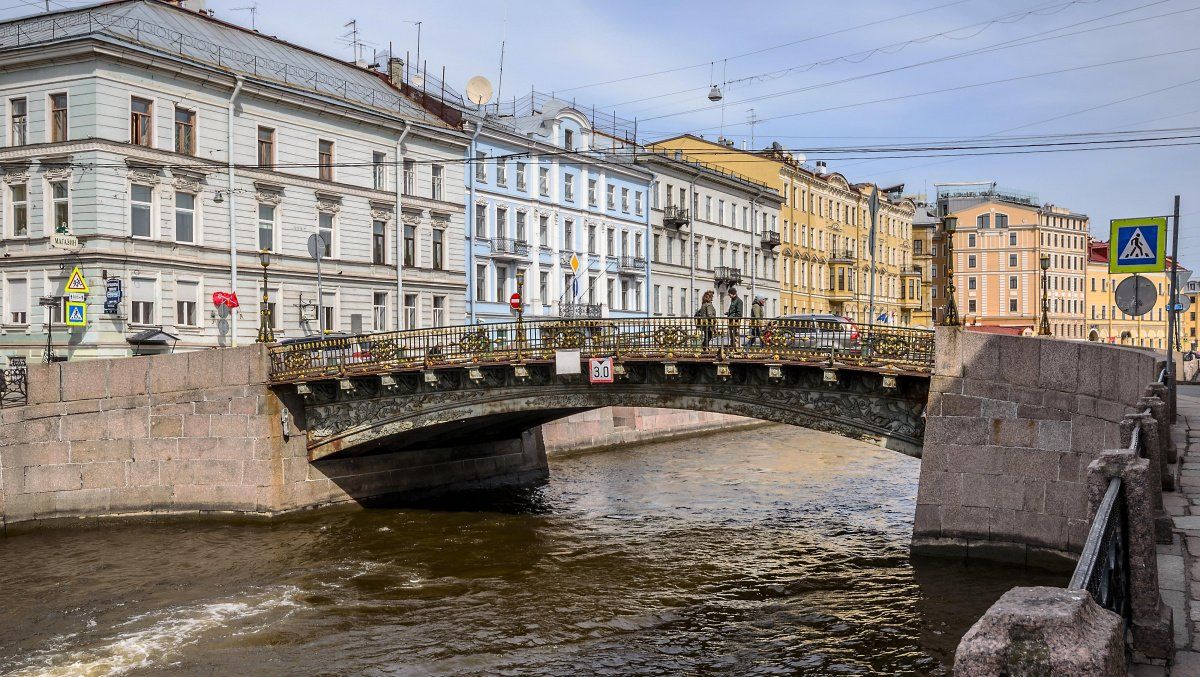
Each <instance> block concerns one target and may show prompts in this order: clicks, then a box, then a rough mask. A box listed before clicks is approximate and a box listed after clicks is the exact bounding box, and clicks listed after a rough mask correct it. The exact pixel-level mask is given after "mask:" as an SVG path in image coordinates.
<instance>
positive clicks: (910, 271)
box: [900, 266, 921, 277]
mask: <svg viewBox="0 0 1200 677" xmlns="http://www.w3.org/2000/svg"><path fill="white" fill-rule="evenodd" d="M900 276H901V277H921V266H904V267H903V268H901V269H900Z"/></svg>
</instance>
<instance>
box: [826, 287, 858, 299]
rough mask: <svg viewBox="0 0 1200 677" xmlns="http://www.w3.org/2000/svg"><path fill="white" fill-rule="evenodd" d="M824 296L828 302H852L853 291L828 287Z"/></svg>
mask: <svg viewBox="0 0 1200 677" xmlns="http://www.w3.org/2000/svg"><path fill="white" fill-rule="evenodd" d="M825 294H826V296H828V297H829V300H830V301H853V300H854V290H853V289H836V288H834V287H830V288H829V289H828V290H826V292H825Z"/></svg>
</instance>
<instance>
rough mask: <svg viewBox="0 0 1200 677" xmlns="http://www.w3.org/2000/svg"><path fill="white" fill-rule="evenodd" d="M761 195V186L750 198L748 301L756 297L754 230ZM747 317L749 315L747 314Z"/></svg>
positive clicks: (756, 250) (756, 247)
mask: <svg viewBox="0 0 1200 677" xmlns="http://www.w3.org/2000/svg"><path fill="white" fill-rule="evenodd" d="M761 197H762V188H759V189H758V192H757V193H756V194H755V195H754V199H752V200H750V302H751V303H754V299H755V298H757V297H758V282H757V281H756V280H755V277H754V273H755V272H756V271H755V269H756V268H757V267H758V265H757V261H756V259H757V258H758V243H757V242H755V239H756V238H755V230H756V229H757V228H758V213H757V212H758V210H757V209H756V207H758V200H759V198H761ZM763 232H764V233H765V232H767V229H766V227H765V226H764V227H763ZM747 317H749V316H747Z"/></svg>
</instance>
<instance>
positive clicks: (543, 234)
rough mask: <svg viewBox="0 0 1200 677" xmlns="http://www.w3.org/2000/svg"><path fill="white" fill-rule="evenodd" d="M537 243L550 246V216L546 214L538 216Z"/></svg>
mask: <svg viewBox="0 0 1200 677" xmlns="http://www.w3.org/2000/svg"><path fill="white" fill-rule="evenodd" d="M538 243H539V244H541V245H542V246H543V247H549V246H550V218H549V217H547V216H539V217H538Z"/></svg>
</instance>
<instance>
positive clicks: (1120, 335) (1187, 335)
mask: <svg viewBox="0 0 1200 677" xmlns="http://www.w3.org/2000/svg"><path fill="white" fill-rule="evenodd" d="M1169 265H1170V260H1169V259H1168V266H1169ZM1141 276H1142V277H1144V278H1146V279H1147V280H1150V282H1151V284H1153V285H1154V289H1155V298H1154V308H1152V309H1151V310H1150V312H1148V313H1146V314H1145V315H1141V316H1138V317H1131V316H1129V315H1126V314H1125V313H1124V312H1123V311H1122V310H1121V309H1120V308H1118V307H1117V302H1116V297H1115V292H1116V289H1117V285H1119V284H1121V282H1122V281H1123V280H1125V279H1126V278H1128V277H1132V275H1131V274H1129V273H1110V272H1108V243H1107V242H1100V241H1096V240H1092V241H1091V242H1090V244H1089V254H1088V264H1087V277H1088V280H1087V310H1088V317H1087V325H1088V335H1087V338H1088V340H1091V341H1101V342H1104V343H1119V344H1122V345H1129V346H1143V347H1146V348H1159V349H1162V350H1166V348H1167V323H1168V320H1167V305H1168V303H1169V301H1170V293H1171V288H1170V282H1169V280H1170V277H1169V276H1168V275H1167V274H1166V273H1165V272H1163V273H1141ZM1195 311H1196V309H1195V307H1193V308H1191V309H1190V310H1188V311H1187V312H1184V313H1181V317H1180V322H1181V324H1182V326H1181V327H1180V329H1181V334H1180V338H1181V343H1182V344H1183V348H1184V349H1185V350H1186V349H1189V348H1190V342H1191V341H1195V340H1196V339H1195V330H1196V314H1195Z"/></svg>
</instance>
